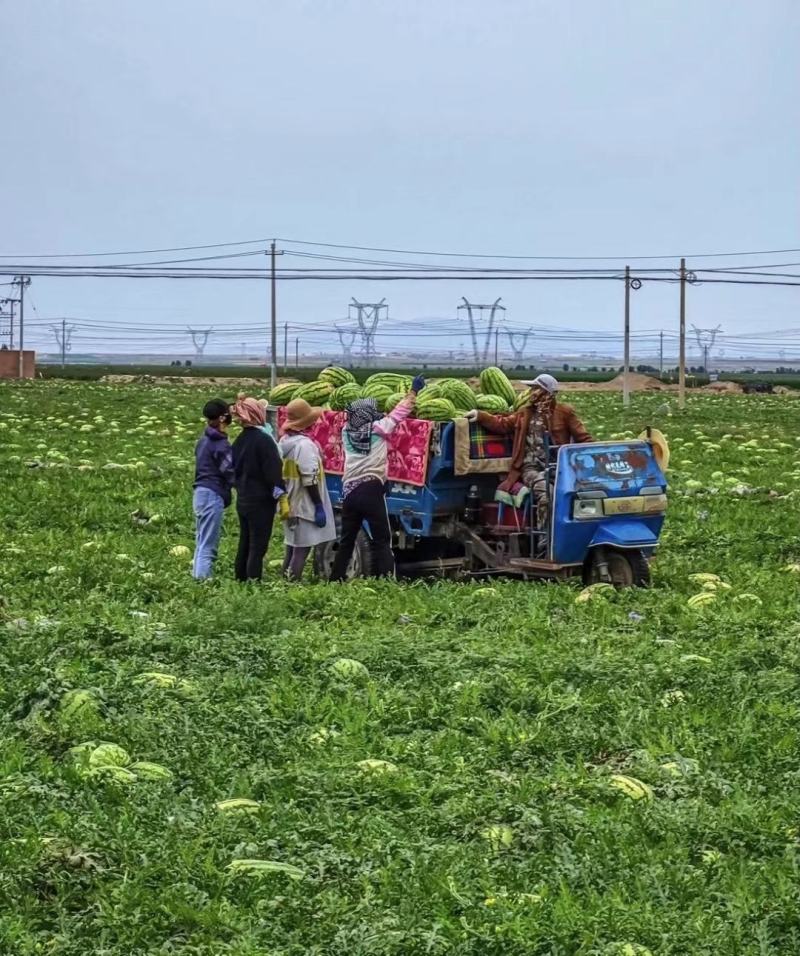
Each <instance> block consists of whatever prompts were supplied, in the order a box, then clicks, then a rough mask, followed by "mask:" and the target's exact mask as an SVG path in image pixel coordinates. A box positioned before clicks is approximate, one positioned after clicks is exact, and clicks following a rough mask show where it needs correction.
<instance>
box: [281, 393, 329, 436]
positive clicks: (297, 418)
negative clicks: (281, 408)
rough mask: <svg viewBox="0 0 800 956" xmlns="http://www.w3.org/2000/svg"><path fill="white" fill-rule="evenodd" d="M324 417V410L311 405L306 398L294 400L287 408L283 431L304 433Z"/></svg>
mask: <svg viewBox="0 0 800 956" xmlns="http://www.w3.org/2000/svg"><path fill="white" fill-rule="evenodd" d="M320 415H322V409H321V408H318V407H316V406H314V405H309V404H308V402H307V401H306V400H305V399H304V398H293V399H292V400H291V402H289V404H288V405H287V406H286V419H285V420H284V423H283V429H282V431H285V432H302V431H304V430H305V429H306V428H308V427H309V425H313V424H314V422H315V421H316V420H317V419H318V418H319V417H320Z"/></svg>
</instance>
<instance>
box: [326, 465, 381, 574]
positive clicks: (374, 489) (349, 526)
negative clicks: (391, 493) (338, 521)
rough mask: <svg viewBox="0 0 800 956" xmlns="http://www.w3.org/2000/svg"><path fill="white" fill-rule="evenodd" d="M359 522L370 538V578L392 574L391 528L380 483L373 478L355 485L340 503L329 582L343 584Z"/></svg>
mask: <svg viewBox="0 0 800 956" xmlns="http://www.w3.org/2000/svg"><path fill="white" fill-rule="evenodd" d="M363 521H366V522H367V524H368V526H369V531H370V535H371V542H370V549H371V551H372V569H371V574H372V576H373V577H379V578H380V577H385V576H387V575H391V574H393V573H394V555H393V554H392V529H391V527H390V525H389V515H388V514H387V512H386V499H385V497H384V494H383V482H382V481H378V479H377V478H376V479H375V480H374V481H365V482H364V483H363V484H361V485H358V486H357V487H356V488H354V489H353V491H351V492H350V494H349V495H348V496H347V497H346V498H345V499H344V501H343V502H342V536H341V539H340V540H339V548H338V549H337V551H336V557H335V558H334V559H333V570H332V571H331V577H330V579H331V581H344V579H345V575H346V574H347V566H348V564H350V559H351V558H352V557H353V550H354V548H355V546H356V538H357V537H358V532H359V531H360V530H361V523H362V522H363Z"/></svg>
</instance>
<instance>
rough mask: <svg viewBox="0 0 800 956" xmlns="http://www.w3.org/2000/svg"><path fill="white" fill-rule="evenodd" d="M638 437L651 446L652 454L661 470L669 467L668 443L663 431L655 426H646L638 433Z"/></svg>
mask: <svg viewBox="0 0 800 956" xmlns="http://www.w3.org/2000/svg"><path fill="white" fill-rule="evenodd" d="M639 438H640V440H642V441H647V442H650V444H651V445H652V446H653V454H654V455H655V458H656V463H657V464H658V467H659V468H660V469H661V470H662V471H666V470H667V468H669V445H668V444H667V439H666V436H665V435H664V434H663V432H660V431H659V430H658V429H657V428H647V429H645V431H643V432H642V434H641V435H639Z"/></svg>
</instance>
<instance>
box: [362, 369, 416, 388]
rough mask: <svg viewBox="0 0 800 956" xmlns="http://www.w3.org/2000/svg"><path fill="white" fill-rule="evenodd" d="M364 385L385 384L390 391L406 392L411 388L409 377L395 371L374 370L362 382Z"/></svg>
mask: <svg viewBox="0 0 800 956" xmlns="http://www.w3.org/2000/svg"><path fill="white" fill-rule="evenodd" d="M364 385H365V386H369V385H386V386H388V387H389V390H390V392H408V391H409V390H410V389H411V378H410V377H409V376H408V375H400V374H398V373H397V372H375V374H374V375H370V377H369V378H368V379H367V380H366V382H364Z"/></svg>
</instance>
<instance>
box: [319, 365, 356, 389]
mask: <svg viewBox="0 0 800 956" xmlns="http://www.w3.org/2000/svg"><path fill="white" fill-rule="evenodd" d="M317 381H318V382H329V383H330V384H331V385H333V387H334V388H339V386H340V385H349V384H351V383H352V382H355V378H354V376H353V375H352V374H351V373H350V372H348V371H347V369H346V368H341V367H340V366H338V365H329V366H328V367H327V368H324V369H323V370H322V371H321V372H320V373H319V375H318V376H317Z"/></svg>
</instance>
